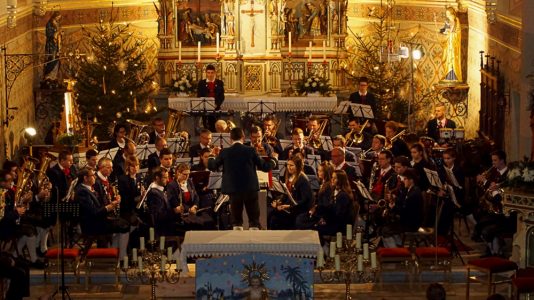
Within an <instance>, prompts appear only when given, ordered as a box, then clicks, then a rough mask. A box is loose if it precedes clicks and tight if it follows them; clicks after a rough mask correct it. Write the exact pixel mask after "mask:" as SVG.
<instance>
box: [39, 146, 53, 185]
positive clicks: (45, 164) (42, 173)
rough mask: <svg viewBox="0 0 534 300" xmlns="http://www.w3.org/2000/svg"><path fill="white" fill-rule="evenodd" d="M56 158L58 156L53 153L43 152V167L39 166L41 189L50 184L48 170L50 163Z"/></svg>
mask: <svg viewBox="0 0 534 300" xmlns="http://www.w3.org/2000/svg"><path fill="white" fill-rule="evenodd" d="M54 160H56V158H55V157H54V156H53V155H51V154H48V153H45V154H43V157H42V158H41V167H40V168H39V171H38V172H39V173H37V186H38V187H39V189H42V188H44V187H46V186H48V184H49V183H50V178H48V176H46V170H48V167H49V166H50V163H51V162H52V161H54Z"/></svg>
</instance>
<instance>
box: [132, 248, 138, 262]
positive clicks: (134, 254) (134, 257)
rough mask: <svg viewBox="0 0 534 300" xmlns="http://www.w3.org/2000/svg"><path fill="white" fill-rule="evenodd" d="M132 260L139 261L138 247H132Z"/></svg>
mask: <svg viewBox="0 0 534 300" xmlns="http://www.w3.org/2000/svg"><path fill="white" fill-rule="evenodd" d="M132 260H133V261H137V248H133V249H132Z"/></svg>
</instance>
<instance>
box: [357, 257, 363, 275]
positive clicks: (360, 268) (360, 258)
mask: <svg viewBox="0 0 534 300" xmlns="http://www.w3.org/2000/svg"><path fill="white" fill-rule="evenodd" d="M358 271H359V272H361V271H363V256H362V255H361V254H360V255H358Z"/></svg>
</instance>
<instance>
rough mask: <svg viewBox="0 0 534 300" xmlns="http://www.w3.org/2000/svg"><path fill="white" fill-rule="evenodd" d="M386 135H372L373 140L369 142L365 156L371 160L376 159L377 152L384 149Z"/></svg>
mask: <svg viewBox="0 0 534 300" xmlns="http://www.w3.org/2000/svg"><path fill="white" fill-rule="evenodd" d="M386 140H387V139H386V137H385V136H383V135H381V134H375V135H374V136H373V141H372V143H371V148H369V149H367V150H366V151H365V152H364V153H365V158H366V159H370V160H372V161H376V159H377V158H378V153H380V151H382V150H384V148H385V147H386Z"/></svg>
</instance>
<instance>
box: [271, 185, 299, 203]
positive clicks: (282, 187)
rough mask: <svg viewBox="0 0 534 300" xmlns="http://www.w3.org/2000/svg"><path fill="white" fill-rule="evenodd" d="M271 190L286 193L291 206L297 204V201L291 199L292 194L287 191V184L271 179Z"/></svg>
mask: <svg viewBox="0 0 534 300" xmlns="http://www.w3.org/2000/svg"><path fill="white" fill-rule="evenodd" d="M271 190H272V191H274V192H277V193H279V194H283V195H286V196H287V198H288V200H289V203H290V204H291V206H294V205H297V202H296V201H295V199H293V195H291V192H290V191H289V189H288V188H287V185H286V184H285V183H284V182H281V181H280V180H274V179H273V186H272V187H271Z"/></svg>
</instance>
